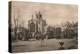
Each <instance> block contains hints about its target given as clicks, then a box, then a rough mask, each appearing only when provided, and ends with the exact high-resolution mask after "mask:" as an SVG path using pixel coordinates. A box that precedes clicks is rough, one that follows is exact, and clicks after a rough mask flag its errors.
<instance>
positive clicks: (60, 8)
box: [12, 2, 78, 27]
mask: <svg viewBox="0 0 80 54" xmlns="http://www.w3.org/2000/svg"><path fill="white" fill-rule="evenodd" d="M77 9H78V7H77V5H64V4H50V3H35V2H13V3H12V18H14V16H15V18H17V16H19V18H20V21H22V20H23V21H24V22H25V27H27V24H28V20H30V19H31V16H32V15H33V16H34V18H35V13H36V12H39V11H40V12H41V13H42V15H43V19H45V20H46V22H47V24H48V25H51V26H54V25H61V24H62V23H63V24H64V23H66V22H67V21H70V22H71V21H77V20H78V18H77V15H78V10H77Z"/></svg>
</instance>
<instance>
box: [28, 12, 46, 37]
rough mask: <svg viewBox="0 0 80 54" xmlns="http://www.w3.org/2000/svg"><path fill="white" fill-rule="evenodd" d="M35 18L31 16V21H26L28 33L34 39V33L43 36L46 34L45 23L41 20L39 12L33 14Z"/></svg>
mask: <svg viewBox="0 0 80 54" xmlns="http://www.w3.org/2000/svg"><path fill="white" fill-rule="evenodd" d="M35 16H36V17H35V18H34V16H33V15H32V19H30V20H29V21H28V29H29V32H30V33H31V34H32V36H33V37H34V36H35V34H36V33H40V34H45V33H46V21H45V20H44V19H43V17H42V14H41V13H40V12H38V13H36V14H35Z"/></svg>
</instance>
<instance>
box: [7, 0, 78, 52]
mask: <svg viewBox="0 0 80 54" xmlns="http://www.w3.org/2000/svg"><path fill="white" fill-rule="evenodd" d="M8 24H9V52H11V53H15V52H34V51H54V50H71V49H78V6H77V5H74V4H54V3H40V2H26V1H10V2H9V23H8Z"/></svg>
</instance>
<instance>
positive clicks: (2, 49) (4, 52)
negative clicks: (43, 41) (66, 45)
mask: <svg viewBox="0 0 80 54" xmlns="http://www.w3.org/2000/svg"><path fill="white" fill-rule="evenodd" d="M12 1H29V2H30V1H32V2H46V3H57V4H77V5H78V23H79V26H78V28H79V30H78V32H79V33H78V34H79V35H80V19H79V18H80V4H79V3H80V0H12ZM7 28H8V0H0V54H10V53H9V52H8V29H7ZM79 35H78V37H79V38H78V41H79V42H80V36H79ZM78 46H79V47H80V43H79V44H78ZM79 51H80V48H79V49H77V50H56V51H43V52H25V53H19V54H80V52H79ZM15 54H17V53H15Z"/></svg>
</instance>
